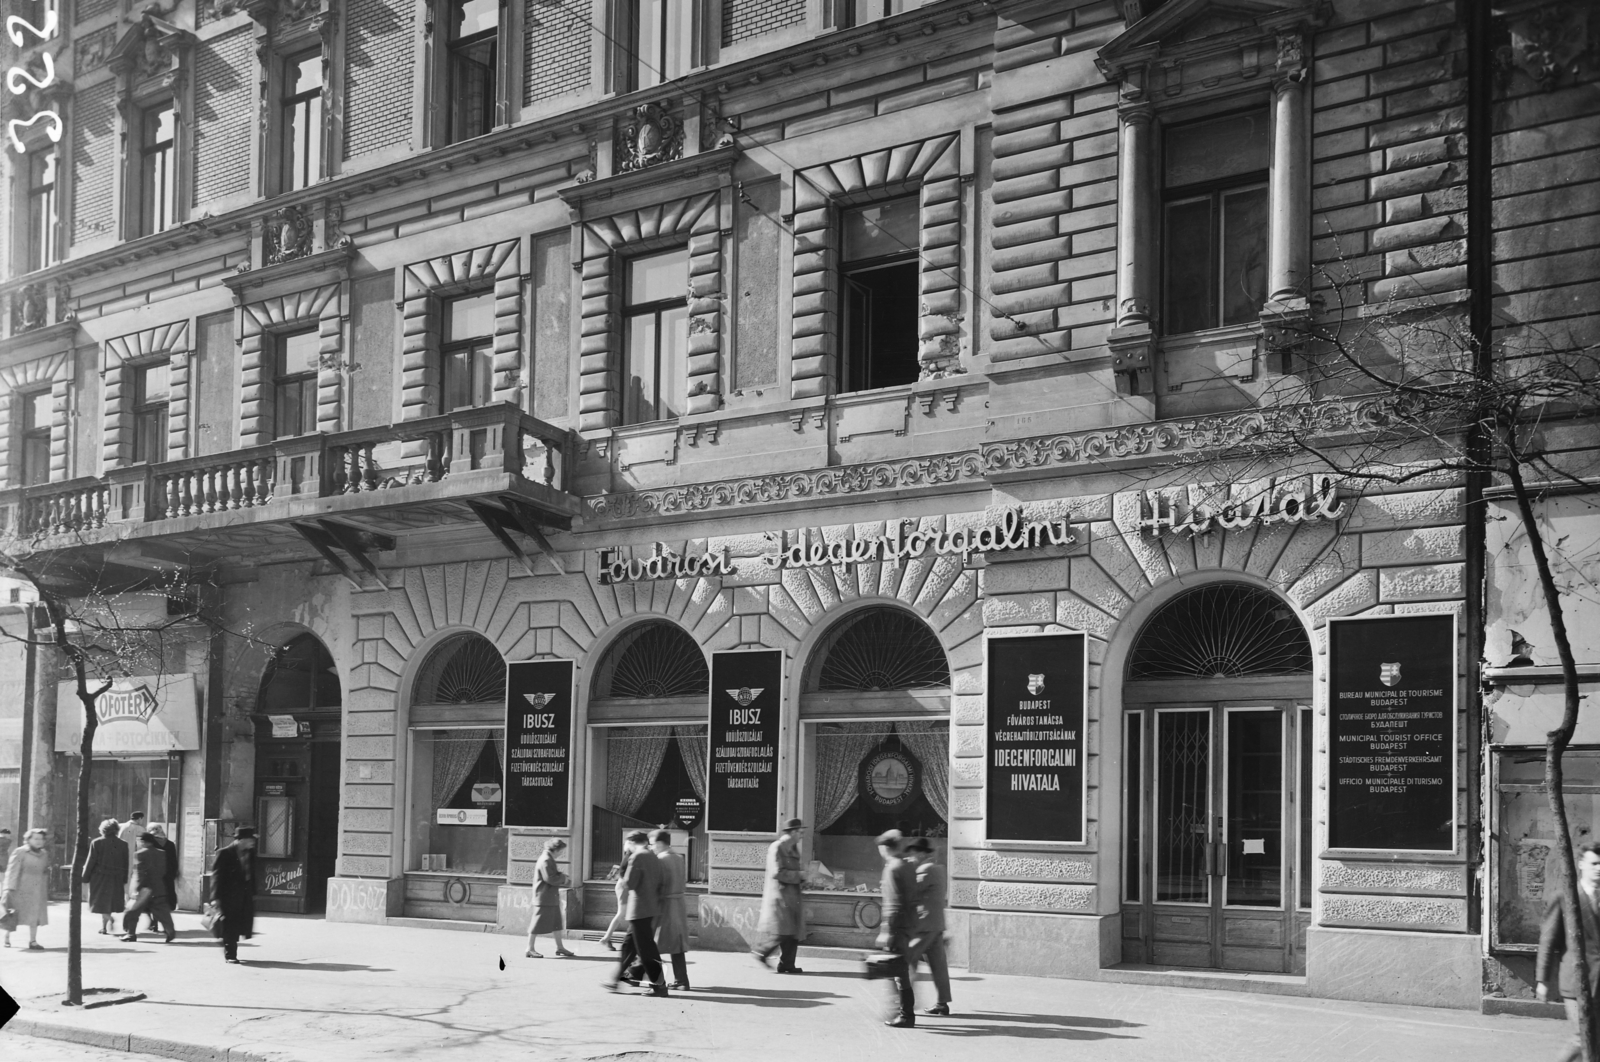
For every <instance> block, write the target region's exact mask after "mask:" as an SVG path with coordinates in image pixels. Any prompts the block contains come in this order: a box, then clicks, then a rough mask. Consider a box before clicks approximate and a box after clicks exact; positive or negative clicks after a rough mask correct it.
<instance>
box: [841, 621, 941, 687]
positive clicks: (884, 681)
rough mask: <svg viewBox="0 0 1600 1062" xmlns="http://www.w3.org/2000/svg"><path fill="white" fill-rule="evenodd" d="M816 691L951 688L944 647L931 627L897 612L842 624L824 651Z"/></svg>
mask: <svg viewBox="0 0 1600 1062" xmlns="http://www.w3.org/2000/svg"><path fill="white" fill-rule="evenodd" d="M819 653H820V654H821V660H822V663H821V665H820V666H819V667H818V668H817V671H816V680H815V683H814V686H813V688H815V689H817V690H922V689H935V688H939V687H942V686H948V685H950V664H949V661H947V660H946V659H945V655H944V647H943V646H942V645H940V644H939V639H938V638H936V637H935V636H934V633H933V631H931V630H929V629H928V625H927V624H926V623H923V622H922V621H921V620H920V619H918V618H917V617H915V616H912V615H910V614H909V613H906V612H902V611H901V610H900V609H897V608H869V609H865V610H864V611H861V612H858V613H856V614H855V615H853V616H851V617H849V618H848V619H846V620H844V621H843V622H841V623H840V624H839V626H838V628H837V629H835V630H834V631H831V632H829V634H828V636H827V638H826V639H825V640H824V641H823V643H822V645H821V647H820V648H819Z"/></svg>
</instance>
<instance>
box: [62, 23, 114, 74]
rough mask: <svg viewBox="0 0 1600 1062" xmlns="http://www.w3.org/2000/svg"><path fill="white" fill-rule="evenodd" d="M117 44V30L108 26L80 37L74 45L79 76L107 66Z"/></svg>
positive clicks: (74, 55)
mask: <svg viewBox="0 0 1600 1062" xmlns="http://www.w3.org/2000/svg"><path fill="white" fill-rule="evenodd" d="M116 44H117V28H116V27H115V26H107V27H105V28H104V29H98V30H95V31H94V32H93V33H86V34H84V35H83V36H81V37H79V38H78V39H77V40H76V41H74V42H73V45H72V54H73V57H74V65H75V67H76V69H77V72H78V73H79V74H87V73H88V72H89V71H91V70H94V69H97V68H99V67H101V66H104V65H105V64H106V60H108V59H110V58H111V49H112V48H114V47H116Z"/></svg>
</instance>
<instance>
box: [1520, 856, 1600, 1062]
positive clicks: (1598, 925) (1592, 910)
mask: <svg viewBox="0 0 1600 1062" xmlns="http://www.w3.org/2000/svg"><path fill="white" fill-rule="evenodd" d="M1579 851H1580V855H1579V857H1578V920H1579V923H1580V932H1579V934H1578V939H1580V940H1581V941H1583V958H1584V961H1585V962H1587V963H1588V964H1589V997H1590V998H1591V999H1593V998H1595V997H1596V994H1597V992H1600V841H1596V842H1594V843H1592V844H1586V845H1584V846H1583V848H1582V849H1580V850H1579ZM1534 970H1535V971H1536V976H1537V981H1536V984H1535V991H1536V993H1537V994H1538V996H1539V1001H1540V1002H1541V1003H1543V1002H1545V1001H1547V1000H1548V999H1549V998H1550V988H1551V986H1552V985H1554V986H1555V987H1556V988H1557V989H1559V990H1560V992H1561V1001H1562V1003H1564V1004H1565V1005H1566V1008H1567V1017H1568V1018H1569V1019H1570V1020H1571V1021H1572V1028H1573V1038H1572V1044H1571V1046H1569V1047H1568V1048H1567V1049H1566V1051H1565V1053H1564V1054H1562V1055H1561V1062H1574V1060H1576V1059H1581V1058H1583V1034H1582V1032H1581V1031H1580V1029H1581V1027H1580V1026H1579V1024H1578V1009H1579V1003H1578V1000H1579V999H1580V998H1581V995H1582V993H1581V992H1580V989H1581V988H1582V987H1583V986H1582V985H1581V984H1580V983H1579V981H1578V957H1577V956H1576V955H1575V954H1573V953H1572V952H1570V951H1568V950H1567V916H1566V912H1564V911H1563V910H1562V908H1561V896H1560V895H1559V894H1558V895H1556V896H1553V897H1551V900H1550V904H1549V906H1548V907H1546V908H1545V912H1544V922H1543V924H1542V925H1541V926H1540V927H1539V957H1538V962H1537V964H1536V965H1535V967H1534Z"/></svg>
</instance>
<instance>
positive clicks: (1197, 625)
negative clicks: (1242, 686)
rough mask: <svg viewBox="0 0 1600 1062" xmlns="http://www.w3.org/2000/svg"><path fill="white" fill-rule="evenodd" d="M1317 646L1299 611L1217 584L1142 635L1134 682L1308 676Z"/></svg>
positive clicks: (1181, 599) (1264, 595)
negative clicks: (1300, 619)
mask: <svg viewBox="0 0 1600 1062" xmlns="http://www.w3.org/2000/svg"><path fill="white" fill-rule="evenodd" d="M1310 671H1311V642H1310V640H1309V639H1308V638H1307V637H1306V633H1305V628H1304V627H1302V626H1301V625H1300V621H1299V619H1297V618H1296V617H1295V614H1294V612H1293V610H1291V609H1290V608H1289V606H1287V605H1285V604H1284V603H1283V602H1282V601H1280V600H1279V599H1278V598H1277V597H1276V596H1274V595H1272V594H1270V593H1268V592H1267V591H1265V590H1258V589H1256V588H1255V587H1252V586H1241V585H1238V584H1236V583H1217V584H1213V585H1210V586H1201V587H1196V588H1195V589H1193V590H1187V591H1185V592H1184V593H1182V594H1180V595H1178V596H1177V597H1175V598H1173V599H1172V600H1171V601H1169V602H1168V603H1167V604H1166V605H1164V606H1162V608H1161V610H1160V611H1159V612H1157V613H1156V614H1155V615H1154V616H1152V617H1151V618H1150V619H1149V621H1148V622H1146V624H1145V626H1144V628H1143V629H1142V630H1141V631H1140V632H1139V638H1138V641H1137V643H1136V644H1135V647H1134V651H1133V654H1132V656H1131V657H1130V658H1129V660H1128V678H1129V679H1173V678H1233V677H1241V676H1246V675H1302V674H1309V673H1310Z"/></svg>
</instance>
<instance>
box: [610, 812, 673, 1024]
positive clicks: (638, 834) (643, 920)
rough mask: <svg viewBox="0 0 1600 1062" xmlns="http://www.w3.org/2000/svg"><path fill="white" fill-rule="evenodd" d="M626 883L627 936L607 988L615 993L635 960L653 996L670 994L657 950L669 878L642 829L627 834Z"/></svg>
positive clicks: (648, 837) (618, 953)
mask: <svg viewBox="0 0 1600 1062" xmlns="http://www.w3.org/2000/svg"><path fill="white" fill-rule="evenodd" d="M627 841H628V851H629V854H630V857H629V859H628V872H627V876H626V877H625V878H623V882H624V884H625V885H626V886H627V896H626V898H625V899H624V901H623V902H624V903H626V904H627V908H626V910H627V912H628V915H627V917H628V926H629V927H630V928H629V932H628V936H627V938H626V939H625V940H623V942H622V947H621V949H620V950H619V951H618V952H617V971H616V973H615V974H613V975H612V977H611V980H609V981H607V982H605V987H606V988H607V989H608V990H610V991H612V992H615V991H616V990H617V982H618V981H620V980H622V979H623V978H625V977H627V976H628V969H629V967H631V966H632V965H633V964H634V962H635V961H637V962H639V964H640V965H642V966H643V967H644V972H645V976H646V977H648V978H649V979H650V994H651V995H652V996H661V997H663V998H665V997H666V995H667V982H666V979H665V978H663V977H662V975H661V952H660V951H658V950H657V949H656V928H655V922H656V916H657V915H658V914H660V913H661V901H662V897H663V894H664V893H665V891H666V879H665V877H664V876H663V875H662V873H661V860H659V859H657V858H655V855H654V854H653V853H652V852H651V851H650V849H649V844H650V835H649V834H648V833H645V832H644V831H643V830H635V831H634V832H633V833H630V834H628V837H627Z"/></svg>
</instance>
